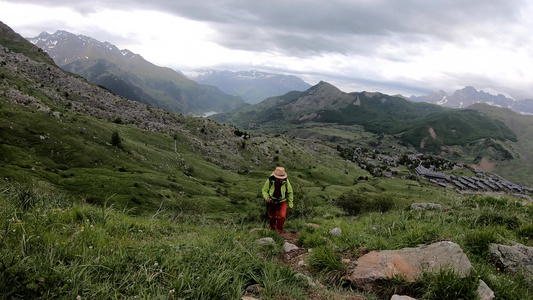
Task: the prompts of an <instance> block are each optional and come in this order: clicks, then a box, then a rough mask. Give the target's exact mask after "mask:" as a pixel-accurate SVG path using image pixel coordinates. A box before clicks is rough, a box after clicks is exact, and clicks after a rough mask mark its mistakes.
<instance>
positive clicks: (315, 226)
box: [305, 223, 320, 228]
mask: <svg viewBox="0 0 533 300" xmlns="http://www.w3.org/2000/svg"><path fill="white" fill-rule="evenodd" d="M305 226H307V227H313V228H320V225H318V224H315V223H306V224H305Z"/></svg>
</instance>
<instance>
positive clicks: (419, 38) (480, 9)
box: [0, 0, 533, 99]
mask: <svg viewBox="0 0 533 300" xmlns="http://www.w3.org/2000/svg"><path fill="white" fill-rule="evenodd" d="M2 3H13V4H16V5H19V6H22V5H25V4H27V5H32V6H41V7H47V8H54V9H55V10H57V9H64V10H68V11H69V12H70V13H64V15H65V16H66V17H61V16H59V14H58V18H56V19H55V22H54V24H46V25H45V24H43V23H39V24H37V23H31V22H27V24H25V25H24V26H27V27H24V28H27V30H29V28H30V27H32V28H38V27H39V26H41V28H42V30H41V31H43V30H51V31H53V30H52V29H49V28H51V27H52V26H56V28H55V29H65V28H67V27H69V26H72V25H69V24H73V21H72V20H71V19H68V16H69V15H79V16H82V19H83V17H85V18H87V20H98V22H100V24H104V23H105V24H108V22H106V21H105V20H99V19H97V16H103V15H106V14H108V16H107V18H113V17H115V18H122V19H117V20H115V24H120V23H121V22H122V20H125V18H130V19H131V18H132V17H134V18H138V20H136V21H137V22H138V23H139V24H142V25H143V26H144V27H145V28H146V29H147V32H144V33H140V31H142V29H136V30H135V31H132V30H131V28H129V27H132V26H133V25H125V28H123V31H122V32H121V31H119V30H117V28H115V29H113V26H111V25H107V26H109V27H108V28H106V27H103V26H99V25H98V23H92V24H90V22H89V21H88V24H86V25H85V26H86V28H88V29H85V30H86V32H87V31H89V32H91V30H92V34H93V36H92V37H95V38H97V39H102V37H106V40H108V41H109V42H111V43H114V44H116V45H117V46H119V47H120V46H121V45H126V46H135V45H144V44H147V43H148V42H149V41H146V40H139V39H140V38H141V37H143V38H145V39H146V37H150V36H152V37H153V38H154V40H155V38H156V36H158V35H157V34H156V33H155V32H153V31H161V32H165V34H166V35H167V39H176V40H181V41H182V43H181V44H176V46H175V47H182V48H183V47H187V44H186V43H184V42H183V41H184V39H186V38H188V39H189V41H191V43H198V44H201V45H202V47H203V48H206V50H207V48H209V49H211V51H213V52H207V51H206V52H203V53H200V51H199V50H195V53H198V55H199V56H203V59H204V60H203V61H204V62H207V63H211V64H213V65H226V66H231V65H235V64H238V63H241V64H242V66H243V67H244V66H247V67H256V68H263V69H270V70H280V71H283V70H284V71H285V72H292V73H295V74H299V75H301V76H302V77H304V79H308V80H310V79H312V78H314V79H320V80H326V81H330V82H331V83H332V84H336V85H337V86H339V87H341V88H342V87H344V88H345V89H346V88H351V89H355V88H357V89H367V90H371V89H373V88H374V89H376V90H382V91H384V92H392V93H394V92H395V91H397V92H398V93H400V92H401V93H404V94H408V93H409V91H412V92H413V93H418V94H419V93H423V92H426V91H433V90H437V89H444V90H446V89H448V90H453V89H457V88H462V87H463V86H466V85H473V86H475V87H476V88H478V89H484V90H485V91H491V92H495V93H505V94H507V95H509V96H512V97H514V98H515V99H521V98H526V97H528V98H533V93H532V92H531V91H528V89H529V86H530V85H531V82H533V74H532V72H533V71H531V70H532V68H531V67H533V37H532V36H531V34H530V32H529V31H530V28H533V21H531V20H533V8H532V5H531V4H530V1H526V0H516V1H495V0H488V1H487V0H472V1H459V0H448V1H420V0H405V1H395V0H382V1H371V0H358V1H350V0H330V1H315V0H295V1H280V0H269V1H249V0H240V1H237V0H227V1H206V0H202V1H173V0H152V1H126V0H108V1H100V0H88V1H78V2H75V3H73V2H72V1H70V0H12V1H3V2H2V1H0V5H2ZM162 16H165V17H162ZM0 17H1V18H4V16H3V15H2V14H1V13H0ZM164 20H166V23H165V22H162V21H164ZM178 20H181V21H178ZM186 21H187V22H190V23H187V22H186ZM69 22H70V23H69ZM126 23H127V22H126ZM7 24H8V25H10V24H9V23H7ZM154 24H157V25H158V27H152V25H154ZM61 25H63V27H62V28H60V26H61ZM10 26H11V25H10ZM22 26H23V24H21V25H20V28H23V27H22ZM77 26H80V27H82V26H81V25H77ZM117 26H118V27H120V25H115V26H114V27H117ZM14 29H16V30H17V28H16V27H14ZM150 30H151V31H152V33H151V34H150V32H149V31H150ZM187 32H189V33H194V34H189V35H187ZM74 33H79V34H87V33H83V32H74ZM168 45H169V46H168V47H174V46H171V45H170V44H168ZM188 46H189V47H192V46H191V45H188ZM138 49H142V48H141V47H139V48H138ZM160 49H161V48H160ZM146 51H147V52H148V51H149V50H146ZM139 53H140V54H141V55H143V56H147V55H145V53H143V52H139ZM184 55H185V54H184ZM159 56H160V57H161V58H162V57H163V56H164V55H159ZM217 56H218V57H220V59H217ZM231 56H233V57H238V58H240V60H241V61H240V62H239V59H235V58H233V59H229V60H226V59H225V58H227V57H231ZM147 58H148V59H150V57H147ZM179 59H180V58H179V57H176V58H175V61H174V62H171V61H168V62H167V63H168V64H171V65H174V66H180V65H183V64H182V63H180V62H179V61H178V60H179ZM203 66H206V65H205V64H204V65H203ZM528 66H529V68H528ZM320 76H321V77H322V78H318V77H320ZM328 78H332V79H333V80H328ZM335 81H336V82H335ZM310 83H311V84H314V83H315V82H310ZM348 91H352V90H348Z"/></svg>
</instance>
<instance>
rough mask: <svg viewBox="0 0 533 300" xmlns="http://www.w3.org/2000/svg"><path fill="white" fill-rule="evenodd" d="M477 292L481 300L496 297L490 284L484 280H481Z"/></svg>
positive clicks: (490, 299) (489, 299)
mask: <svg viewBox="0 0 533 300" xmlns="http://www.w3.org/2000/svg"><path fill="white" fill-rule="evenodd" d="M477 292H478V294H479V297H480V298H481V300H492V299H494V292H493V291H492V290H491V289H490V288H489V286H488V285H487V284H486V283H485V281H483V280H480V281H479V287H478V288H477Z"/></svg>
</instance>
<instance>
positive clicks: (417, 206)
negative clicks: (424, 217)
mask: <svg viewBox="0 0 533 300" xmlns="http://www.w3.org/2000/svg"><path fill="white" fill-rule="evenodd" d="M411 209H412V210H441V209H442V205H440V204H435V203H413V204H411Z"/></svg>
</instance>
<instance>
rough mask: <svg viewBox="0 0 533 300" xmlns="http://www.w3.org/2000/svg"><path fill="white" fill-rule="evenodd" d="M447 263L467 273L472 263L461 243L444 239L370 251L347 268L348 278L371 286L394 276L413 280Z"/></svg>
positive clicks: (364, 286) (362, 284)
mask: <svg viewBox="0 0 533 300" xmlns="http://www.w3.org/2000/svg"><path fill="white" fill-rule="evenodd" d="M444 267H451V268H453V269H454V270H455V271H456V272H457V273H458V274H460V275H463V276H465V275H467V274H468V272H469V271H470V269H471V268H472V264H471V263H470V261H469V260H468V257H466V255H465V254H464V252H463V250H462V249H461V247H460V246H459V245H458V244H456V243H453V242H449V241H443V242H438V243H434V244H431V245H422V246H419V247H417V248H405V249H401V250H385V251H371V252H369V253H367V254H366V255H364V256H362V257H360V258H359V259H358V260H357V262H356V266H355V268H353V269H351V270H349V271H348V276H347V279H348V280H349V281H350V282H351V283H352V285H353V286H355V287H358V288H363V289H367V288H370V289H372V288H373V286H374V285H376V284H378V283H379V282H381V281H383V280H386V279H389V278H393V277H394V276H403V277H405V278H406V279H407V280H409V281H414V280H415V279H416V278H417V277H418V276H419V275H421V274H422V273H423V272H425V271H438V270H440V269H441V268H444Z"/></svg>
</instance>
